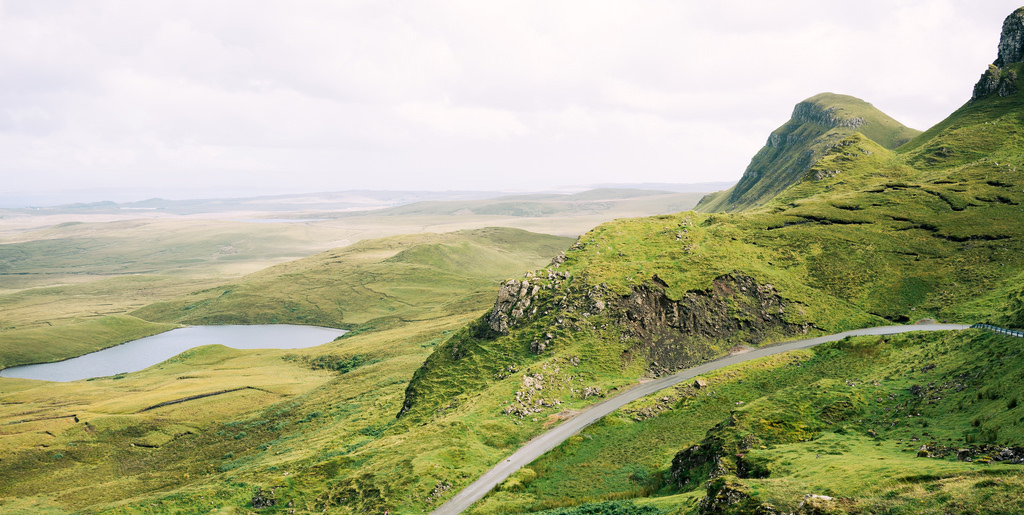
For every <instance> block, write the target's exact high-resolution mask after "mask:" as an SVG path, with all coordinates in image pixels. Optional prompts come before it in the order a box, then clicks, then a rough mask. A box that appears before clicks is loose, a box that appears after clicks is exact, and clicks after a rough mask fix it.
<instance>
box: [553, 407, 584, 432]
mask: <svg viewBox="0 0 1024 515" xmlns="http://www.w3.org/2000/svg"><path fill="white" fill-rule="evenodd" d="M578 414H579V410H574V409H570V410H564V411H560V412H558V413H553V414H551V415H548V418H547V420H545V421H544V429H548V428H550V427H552V426H554V425H556V424H558V423H559V422H564V421H566V420H569V419H570V418H572V417H575V416H576V415H578Z"/></svg>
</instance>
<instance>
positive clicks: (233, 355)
mask: <svg viewBox="0 0 1024 515" xmlns="http://www.w3.org/2000/svg"><path fill="white" fill-rule="evenodd" d="M567 243H568V240H566V239H564V238H558V237H553V236H547V235H537V234H531V233H526V232H523V231H518V230H511V229H482V230H478V231H467V232H462V233H456V234H446V235H432V234H424V235H413V236H408V237H397V238H388V239H383V240H377V241H369V242H363V243H361V244H357V245H354V246H351V247H347V248H345V249H341V250H339V251H336V252H329V253H325V254H322V255H318V256H314V257H311V258H307V259H305V260H300V261H297V262H293V263H289V264H287V265H282V266H280V267H277V268H271V269H268V270H266V271H264V272H261V273H259V274H256V275H254V276H251V277H247V278H245V279H243V280H242V281H240V282H239V283H238V284H235V285H233V286H232V288H238V289H240V290H241V291H242V292H245V291H246V288H252V289H250V290H248V291H252V292H256V291H259V290H260V289H263V290H264V291H273V292H277V293H278V294H282V293H285V292H287V293H290V294H291V295H292V296H293V298H301V299H303V300H304V301H307V302H309V301H312V302H324V301H323V300H322V298H321V297H314V296H312V295H313V294H314V293H315V292H312V291H311V290H310V288H307V287H308V286H310V285H313V284H315V285H317V286H318V287H319V288H320V290H317V291H320V292H325V293H322V294H323V295H336V296H335V297H333V299H334V300H332V301H331V302H335V301H337V302H344V303H349V304H346V305H345V306H346V307H345V308H344V310H343V311H342V313H344V314H345V315H347V316H351V317H352V318H353V319H355V320H360V321H364V320H365V321H366V322H365V323H363V324H361V325H359V326H358V327H357V329H356V330H355V331H353V332H352V333H350V334H349V335H346V336H345V337H344V338H341V339H338V340H336V341H334V342H331V343H329V344H326V345H323V346H320V347H314V348H310V349H299V350H288V351H284V350H280V351H279V350H260V351H241V350H235V349H228V348H225V347H221V346H208V347H201V348H197V349H193V350H190V351H187V352H185V353H183V354H181V355H179V356H177V357H175V358H172V359H170V360H168V361H166V362H164V363H161V364H159V365H156V366H154V367H151V368H149V369H146V370H144V371H140V372H137V373H132V374H119V375H117V376H113V377H109V378H101V379H96V380H90V381H79V382H75V383H69V384H62V383H45V382H38V381H27V380H14V379H5V380H3V381H0V399H3V401H2V402H3V403H2V404H0V425H2V426H3V427H5V428H6V429H5V430H4V431H3V432H2V433H0V453H3V455H4V456H5V459H4V460H2V461H0V469H2V470H0V477H3V478H4V479H3V480H0V504H2V505H3V506H4V508H5V509H6V508H7V507H8V506H12V507H14V506H22V505H23V504H22V502H23V500H24V499H29V498H32V499H35V501H34V503H35V504H34V505H35V507H36V508H35V509H38V510H40V511H42V510H53V511H56V512H73V511H79V510H88V511H90V512H104V513H146V512H151V513H168V512H170V513H175V512H180V513H194V512H195V511H196V510H199V511H203V512H206V511H208V510H209V509H211V508H212V507H217V506H222V505H223V504H224V503H233V504H234V505H235V506H245V505H247V504H248V503H249V502H250V501H251V499H252V497H253V495H254V492H255V490H256V488H259V487H263V488H264V489H267V490H273V491H275V492H276V494H274V495H277V496H279V497H285V496H287V498H288V499H290V500H293V501H294V502H297V503H300V506H302V507H303V508H302V509H306V510H314V509H315V507H316V506H317V505H318V504H320V503H322V502H324V501H321V500H318V499H319V498H320V497H321V496H324V495H329V494H330V492H331V491H332V490H331V489H332V488H335V486H332V485H333V484H334V483H337V482H338V481H339V480H342V479H344V478H346V477H348V475H349V474H352V473H354V472H353V471H355V472H358V471H361V470H362V469H361V466H362V465H361V464H362V463H363V462H365V461H366V460H367V457H366V456H367V455H378V454H382V455H383V456H384V457H385V458H386V459H387V460H390V459H395V458H396V457H395V456H393V455H391V454H390V453H388V452H381V450H380V449H381V445H382V444H381V443H380V442H382V441H383V442H385V444H383V448H384V449H388V448H390V447H393V446H394V445H395V444H394V441H393V440H389V438H394V437H395V435H396V434H400V433H398V432H397V431H396V428H395V424H394V414H395V413H396V412H397V411H398V409H399V407H400V405H401V399H402V394H403V392H404V389H405V385H406V383H407V381H408V378H409V377H410V376H411V375H412V373H413V371H414V370H415V369H416V368H417V367H418V366H419V365H420V364H421V363H422V362H423V360H424V359H425V358H426V356H427V355H428V354H429V353H430V352H431V351H432V349H433V347H434V346H435V345H437V343H438V342H440V341H441V340H442V339H443V338H445V337H446V336H447V335H448V334H450V333H452V332H453V331H454V330H456V329H457V328H458V327H461V326H462V325H464V324H466V323H467V322H468V321H470V320H472V319H473V318H475V317H477V316H479V314H480V313H481V311H483V310H484V309H485V308H486V306H487V304H488V303H489V302H490V300H491V299H490V292H491V291H492V290H493V285H494V284H495V282H496V280H495V279H493V278H492V277H504V276H507V275H508V274H510V273H514V272H515V271H518V270H521V269H522V268H530V267H536V266H539V265H541V264H542V263H544V262H546V261H548V260H549V259H550V255H552V254H555V253H557V251H558V250H559V249H560V248H564V246H565V245H566V244H567ZM469 263H477V264H480V265H481V266H474V267H469V266H467V265H468V264H469ZM300 276H301V277H304V278H306V280H307V281H309V282H302V281H299V280H298V278H299V277H300ZM353 285H356V286H353ZM367 285H370V286H372V287H374V288H375V290H376V291H388V292H392V293H390V294H389V295H387V296H382V295H379V294H373V295H367V294H364V295H363V296H361V297H345V296H346V295H353V294H352V293H351V292H352V290H351V289H350V290H346V289H345V288H346V287H351V288H355V287H361V288H363V289H364V290H369V289H370V288H369V287H368V286H367ZM332 287H333V288H337V289H338V292H336V293H335V292H331V291H330V290H331V289H332ZM427 287H429V288H431V290H430V292H429V293H428V292H427V290H425V288H427ZM484 290H486V291H488V295H486V296H484V295H481V293H480V291H484ZM296 292H299V293H301V295H299V293H296ZM207 293H208V292H207ZM222 294H223V291H222V290H219V291H218V293H217V294H216V295H214V296H210V299H211V302H210V308H209V309H210V311H213V310H214V309H224V310H230V309H234V308H233V307H231V306H228V307H226V308H222V307H219V304H218V302H224V301H223V300H221V299H223V298H224V296H223V295H222ZM343 297H345V298H343ZM172 305H173V304H172ZM236 307H237V305H236ZM287 307H288V304H287V303H282V304H277V305H276V309H277V313H278V314H279V316H282V317H287V316H295V315H293V313H296V312H295V311H289V310H287ZM282 308H284V309H282ZM156 309H157V308H154V310H156ZM264 309H266V308H264ZM160 310H161V311H160V312H165V311H164V310H166V306H164V307H161V308H160ZM190 311H192V310H185V311H183V313H188V312H190ZM166 312H170V313H179V312H176V311H173V310H167V311H166ZM378 313H384V315H383V318H382V316H381V315H379V314H378ZM242 314H243V315H244V314H245V313H242ZM135 320H138V319H135ZM140 322H141V321H140ZM217 392H223V393H219V394H217V395H210V396H207V397H201V398H199V397H197V396H199V395H203V394H209V393H217ZM194 397H195V399H194V400H189V401H186V402H180V403H175V404H167V403H168V402H170V401H175V400H180V399H186V398H194ZM154 406H159V407H156V408H154ZM403 439H404V437H403ZM360 452H362V453H365V454H363V455H362V456H359V457H358V458H353V456H358V453H360ZM397 458H403V459H407V458H406V455H404V454H402V455H400V456H398V457H397ZM402 470H404V469H401V468H398V469H395V473H396V474H398V473H399V472H401V471H402ZM285 472H287V473H288V474H285ZM357 477H358V476H357ZM97 478H102V480H100V481H98V480H97ZM398 479H399V476H397V475H396V476H393V477H392V478H391V480H398ZM346 484H348V483H346ZM282 486H285V488H282ZM431 486H433V485H431ZM337 488H341V487H337ZM282 504H283V503H282ZM12 509H13V508H12ZM19 509H20V508H19ZM317 511H319V510H317Z"/></svg>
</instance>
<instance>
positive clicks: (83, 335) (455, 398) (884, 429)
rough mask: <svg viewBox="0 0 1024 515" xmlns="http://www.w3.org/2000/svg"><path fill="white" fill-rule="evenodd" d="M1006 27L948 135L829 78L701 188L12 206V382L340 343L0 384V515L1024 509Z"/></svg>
mask: <svg viewBox="0 0 1024 515" xmlns="http://www.w3.org/2000/svg"><path fill="white" fill-rule="evenodd" d="M1000 41H1001V42H1000V45H999V49H998V52H999V53H998V57H997V59H996V61H995V62H994V63H993V65H991V66H990V67H989V68H988V70H987V71H986V72H985V73H984V75H983V76H982V78H981V79H980V80H979V82H978V84H977V86H976V87H975V88H974V90H973V92H965V95H964V98H965V101H966V103H965V104H963V106H962V107H960V108H959V109H957V110H956V111H955V112H953V113H951V114H950V115H949V116H948V118H946V119H945V120H943V121H942V122H940V123H939V124H937V125H935V126H934V127H932V128H929V129H928V130H925V131H923V132H920V131H916V130H914V129H909V128H907V127H905V126H903V125H902V124H900V123H899V122H897V121H895V120H893V119H892V118H890V117H888V116H887V115H885V114H884V113H881V112H880V111H878V110H876V109H875V108H874V107H872V106H871V105H870V104H868V103H867V102H864V101H862V100H859V99H856V98H854V97H849V96H845V95H837V94H832V93H823V94H819V95H815V96H813V97H811V98H808V99H807V100H805V101H803V102H800V103H799V104H797V106H796V107H795V108H794V110H793V115H792V118H791V119H790V120H789V121H788V122H786V123H785V124H784V125H782V126H781V127H779V129H777V130H776V131H774V132H773V133H772V134H771V135H769V138H768V142H767V143H766V146H765V148H764V149H762V151H761V152H759V153H758V154H756V155H755V156H754V157H753V160H752V161H751V165H750V167H748V168H747V171H746V173H745V174H744V177H743V178H742V179H741V180H740V181H739V183H737V184H736V185H735V186H734V187H732V188H731V189H729V190H725V191H723V192H717V193H711V194H709V195H707V196H702V195H700V194H694V193H678V192H668V191H650V190H629V189H598V190H592V191H587V192H581V193H576V194H572V195H547V194H537V195H526V196H516V197H499V198H479V197H478V196H476V195H475V194H474V195H469V196H468V197H465V198H454V199H447V200H445V199H429V200H426V201H422V202H411V203H404V204H401V205H386V206H385V205H377V207H379V209H374V210H370V211H366V210H363V211H347V210H344V209H347V208H342V209H339V210H333V211H332V210H331V209H328V208H326V207H325V206H323V205H317V209H315V210H287V209H285V210H280V211H274V210H269V209H263V210H262V211H259V212H254V213H249V214H244V215H243V214H241V213H240V212H238V211H236V210H235V208H236V205H237V204H232V205H231V206H230V209H228V208H224V209H228V211H220V209H221V208H219V207H218V208H213V207H210V204H208V203H207V204H203V203H198V204H189V205H186V204H176V205H171V204H166V201H152V202H150V203H149V204H146V205H138V206H127V207H129V208H142V207H144V208H146V209H145V210H143V211H145V213H144V214H139V213H141V212H142V211H139V212H135V213H132V214H130V215H124V214H122V213H120V211H121V209H120V207H119V206H116V205H114V206H112V205H110V204H107V203H102V204H99V205H88V206H75V207H68V208H66V210H67V211H68V212H62V213H51V214H46V215H39V214H33V213H26V212H17V213H15V212H12V213H6V212H5V213H4V219H3V220H0V222H4V225H3V229H0V234H2V238H3V240H2V241H0V274H2V275H0V277H2V278H3V280H4V284H3V286H2V287H0V288H2V290H0V308H2V309H3V311H2V313H3V314H2V319H0V325H2V330H0V367H8V366H13V365H17V364H25V363H36V362H45V361H57V360H60V359H64V358H68V357H72V356H76V355H80V354H84V353H86V352H89V351H91V350H96V349H100V348H105V347H110V346H113V345H117V344H119V343H123V342H124V341H127V340H131V339H135V338H138V337H141V336H147V335H150V334H155V333H160V332H164V331H167V330H170V329H172V328H177V327H181V326H185V325H196V326H204V325H225V324H300V325H314V326H324V327H333V328H339V329H345V330H347V331H348V332H347V333H345V334H344V335H343V336H341V337H339V338H337V339H335V340H333V341H331V342H330V343H326V344H324V345H320V346H315V347H307V348H299V349H257V350H242V349H232V348H228V347H225V346H220V345H210V346H203V347H197V348H194V349H190V350H188V351H185V352H183V353H181V354H178V355H176V356H175V357H173V358H171V359H169V360H166V361H163V362H161V363H158V364H156V365H154V366H152V367H149V368H146V369H144V370H141V371H138V372H132V373H127V374H116V375H113V376H107V377H99V378H94V379H89V380H82V381H76V382H71V383H53V382H44V381H34V380H27V379H14V378H0V511H3V512H4V513H25V514H70V513H95V514H111V515H113V514H136V513H143V514H145V513H150V514H165V513H166V514H198V513H219V514H231V513H268V514H285V513H287V514H293V513H300V514H302V513H306V514H311V513H339V514H350V513H351V514H356V513H376V514H381V513H387V514H391V513H395V514H413V513H460V512H462V513H470V514H477V515H490V514H504V513H544V514H547V515H583V514H615V515H640V514H642V515H661V514H665V515H668V514H687V515H689V514H696V515H711V514H740V513H756V514H763V515H766V514H782V513H791V514H808V515H809V514H861V513H891V514H912V513H1014V512H1024V499H1022V498H1021V496H1020V494H1019V492H1020V490H1021V488H1022V487H1024V406H1022V405H1021V401H1022V400H1024V386H1022V385H1024V375H1022V374H1024V354H1022V352H1021V349H1022V347H1021V345H1022V341H1024V340H1021V339H1020V338H1017V337H1015V336H1012V335H1007V334H1000V333H998V332H994V331H991V330H989V329H986V328H984V327H975V328H971V327H970V326H971V325H972V324H976V323H984V324H991V325H993V326H999V327H1007V328H1014V329H1020V328H1022V327H1024V282H1022V278H1024V239H1022V236H1024V176H1022V174H1021V172H1020V171H1018V170H1024V150H1022V149H1024V94H1022V93H1020V92H1018V91H1017V77H1018V74H1019V73H1020V72H1021V71H1022V70H1021V69H1022V67H1024V62H1022V61H1024V57H1022V55H1024V51H1019V50H1020V42H1021V41H1024V8H1021V9H1018V10H1017V11H1015V12H1014V13H1013V14H1011V15H1010V17H1009V18H1007V22H1006V23H1005V24H1004V29H1003V33H1002V35H1001V40H1000ZM1014 49H1016V51H1015V52H1014V51H1011V50H1014ZM968 94H970V95H968ZM320 200H323V199H320ZM328 200H329V199H328ZM334 200H335V201H336V200H337V199H334ZM421 200H422V199H421ZM374 201H375V202H378V203H386V202H390V201H387V199H381V198H376V199H375V200H374ZM147 202H149V201H147ZM261 202H270V201H269V200H265V199H264V200H263V201H261ZM318 202H319V201H318ZM271 203H272V202H271ZM263 207H264V208H265V207H266V204H263ZM150 208H153V210H154V211H160V210H165V211H166V213H154V212H150V211H149V209H150ZM83 209H84V210H86V211H88V213H85V212H76V210H83ZM129 210H130V209H129ZM204 210H205V211H204ZM197 211H200V212H197ZM40 216H42V218H39V217H40ZM8 217H10V218H8ZM250 218H265V219H270V220H272V222H273V223H250V222H245V221H239V220H245V219H250ZM284 219H294V220H298V221H295V222H283V221H282V220H284ZM8 222H9V223H8ZM58 222H59V223H58ZM866 328H881V329H879V330H871V329H866ZM915 329H928V330H927V331H918V330H915ZM55 341H58V342H60V343H59V344H54V343H53V342H55ZM598 415H600V416H598ZM558 433H564V434H561V435H558ZM552 435H554V436H558V438H555V437H554V436H552ZM513 458H514V459H513ZM505 460H511V461H505ZM506 463H507V465H506ZM495 464H498V466H497V467H495ZM492 468H493V471H492V472H491V473H488V471H489V470H492ZM488 474H489V475H491V476H492V477H493V478H494V481H493V482H489V483H487V484H486V485H485V486H484V487H481V488H479V489H475V487H473V486H472V485H474V483H475V482H476V481H477V480H478V478H480V477H481V476H485V475H488ZM494 485H496V487H494V488H492V486H494ZM467 489H470V490H468V491H467ZM460 492H467V493H466V494H461V493H460ZM469 494H473V495H469ZM463 495H465V497H462V496H463ZM460 499H461V500H460ZM446 503H451V504H447V505H446Z"/></svg>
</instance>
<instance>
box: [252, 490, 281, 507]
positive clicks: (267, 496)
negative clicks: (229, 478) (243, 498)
mask: <svg viewBox="0 0 1024 515" xmlns="http://www.w3.org/2000/svg"><path fill="white" fill-rule="evenodd" d="M275 504H277V499H274V491H273V490H271V491H270V492H269V493H267V492H264V491H263V489H262V488H257V489H256V493H255V494H253V496H252V507H253V508H256V509H257V510H259V509H263V508H269V507H271V506H273V505H275Z"/></svg>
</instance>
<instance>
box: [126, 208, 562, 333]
mask: <svg viewBox="0 0 1024 515" xmlns="http://www.w3.org/2000/svg"><path fill="white" fill-rule="evenodd" d="M571 241H572V240H570V239H568V238H563V237H559V236H549V235H544V234H535V233H530V232H526V231H521V230H518V229H505V228H486V229H478V230H473V231H459V232H454V233H446V234H429V233H424V234H414V235H405V236H394V237H390V238H382V239H376V240H364V241H361V242H358V243H355V244H353V245H350V246H348V247H342V248H339V249H334V250H329V251H327V252H322V253H320V254H316V255H314V256H311V257H308V258H304V259H300V260H296V261H290V262H288V263H283V264H280V265H276V266H273V267H270V268H267V269H265V270H262V271H260V272H257V273H255V274H251V275H249V276H246V277H245V278H243V280H241V281H239V282H236V283H230V284H226V285H223V286H219V287H217V288H212V289H208V290H204V291H200V292H195V293H193V294H190V295H187V296H184V297H182V298H179V299H176V300H173V301H169V302H162V303H157V304H152V305H150V306H147V307H145V308H142V309H140V310H137V311H135V312H134V313H133V315H134V316H136V317H139V318H142V319H145V320H150V321H154V322H165V323H167V322H170V323H179V324H192V325H209V324H266V323H275V324H276V323H281V324H283V323H292V324H309V325H321V326H329V327H342V328H348V329H361V330H365V329H367V328H369V327H373V326H377V325H381V324H384V325H386V324H388V323H392V322H396V321H414V320H419V319H424V318H432V317H436V316H439V315H441V314H445V313H447V312H449V311H452V310H453V309H454V310H456V311H458V310H461V309H462V306H458V305H456V306H453V303H455V304H458V303H463V304H465V303H470V302H486V300H484V299H486V298H489V297H490V296H491V295H493V293H492V292H493V287H494V284H495V283H496V282H497V281H499V280H500V279H501V278H502V277H504V276H506V275H507V274H508V273H509V271H510V270H516V269H517V268H519V267H522V266H523V264H524V263H530V262H538V261H543V260H545V259H546V258H547V257H548V256H551V255H553V254H555V253H557V252H558V251H560V250H561V249H563V248H565V247H566V246H567V245H568V244H569V242H571Z"/></svg>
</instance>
